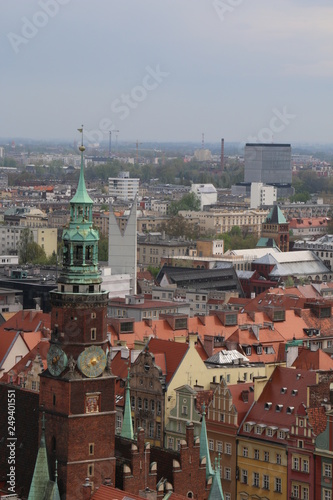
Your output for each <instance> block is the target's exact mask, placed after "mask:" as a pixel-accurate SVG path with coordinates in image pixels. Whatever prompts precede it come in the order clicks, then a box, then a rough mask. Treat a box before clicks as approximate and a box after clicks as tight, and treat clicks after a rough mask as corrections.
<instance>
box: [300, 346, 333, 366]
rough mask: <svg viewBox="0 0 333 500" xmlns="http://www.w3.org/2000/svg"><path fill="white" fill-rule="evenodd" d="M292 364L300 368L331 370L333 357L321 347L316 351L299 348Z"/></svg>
mask: <svg viewBox="0 0 333 500" xmlns="http://www.w3.org/2000/svg"><path fill="white" fill-rule="evenodd" d="M292 366H294V367H295V368H297V369H299V368H300V369H302V370H325V371H328V370H333V359H332V358H331V356H329V355H328V354H326V352H324V351H322V350H321V349H318V350H317V351H311V350H310V349H301V351H300V352H299V354H298V357H297V358H296V359H295V361H294V363H293V365H292Z"/></svg>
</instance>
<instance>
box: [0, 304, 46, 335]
mask: <svg viewBox="0 0 333 500" xmlns="http://www.w3.org/2000/svg"><path fill="white" fill-rule="evenodd" d="M43 327H44V328H50V327H51V314H49V313H43V311H36V310H23V311H18V312H17V313H16V314H14V316H12V317H11V318H10V319H9V320H8V321H6V323H3V324H2V325H1V327H0V335H1V332H2V331H3V330H15V331H18V330H19V331H23V332H36V331H37V330H41V329H42V328H43Z"/></svg>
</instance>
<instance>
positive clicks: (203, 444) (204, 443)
mask: <svg viewBox="0 0 333 500" xmlns="http://www.w3.org/2000/svg"><path fill="white" fill-rule="evenodd" d="M205 409H206V406H205V403H204V404H203V407H202V410H203V411H202V422H201V432H200V460H201V459H203V458H204V457H206V479H208V478H209V477H211V476H212V475H213V474H214V472H213V469H212V465H211V462H210V455H209V446H208V439H207V429H206V418H205V415H206V412H205Z"/></svg>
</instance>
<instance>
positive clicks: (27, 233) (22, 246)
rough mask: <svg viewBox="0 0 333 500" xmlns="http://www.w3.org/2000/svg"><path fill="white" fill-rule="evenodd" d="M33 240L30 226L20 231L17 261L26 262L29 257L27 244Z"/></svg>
mask: <svg viewBox="0 0 333 500" xmlns="http://www.w3.org/2000/svg"><path fill="white" fill-rule="evenodd" d="M33 242H34V237H33V234H32V231H31V230H30V228H28V227H26V228H25V229H23V230H22V231H21V238H20V243H19V263H20V264H26V263H27V262H28V259H29V252H28V250H29V245H30V244H31V243H33Z"/></svg>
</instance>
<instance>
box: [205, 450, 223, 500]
mask: <svg viewBox="0 0 333 500" xmlns="http://www.w3.org/2000/svg"><path fill="white" fill-rule="evenodd" d="M220 460H221V457H220V456H219V460H218V461H217V458H215V471H214V476H213V482H212V487H211V489H210V492H209V496H208V500H224V495H223V489H222V484H221V465H220Z"/></svg>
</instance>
